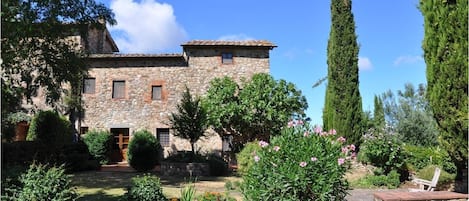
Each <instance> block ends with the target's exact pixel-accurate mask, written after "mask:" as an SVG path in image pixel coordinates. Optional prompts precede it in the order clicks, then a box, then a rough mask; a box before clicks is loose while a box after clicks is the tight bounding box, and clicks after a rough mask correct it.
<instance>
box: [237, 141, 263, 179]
mask: <svg viewBox="0 0 469 201" xmlns="http://www.w3.org/2000/svg"><path fill="white" fill-rule="evenodd" d="M260 149H261V147H260V146H259V141H254V142H248V143H247V144H246V145H245V146H244V148H243V149H242V150H241V152H239V153H237V154H236V161H237V162H238V170H237V171H238V173H239V174H241V175H245V174H246V173H247V172H248V171H249V169H250V168H251V166H252V165H253V164H254V156H255V155H256V154H257V152H258V151H259V150H260Z"/></svg>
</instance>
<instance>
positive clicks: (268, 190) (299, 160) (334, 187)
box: [241, 122, 355, 200]
mask: <svg viewBox="0 0 469 201" xmlns="http://www.w3.org/2000/svg"><path fill="white" fill-rule="evenodd" d="M300 124H301V123H300ZM290 125H291V126H293V125H295V124H290ZM345 140H346V139H345V138H343V137H338V136H337V135H335V131H334V130H331V131H330V132H322V130H320V128H316V129H315V131H313V129H312V128H309V127H308V126H303V125H298V122H297V124H296V126H294V127H289V128H285V129H284V130H283V131H282V133H281V135H279V136H275V137H273V138H272V139H271V142H270V144H269V143H267V142H265V141H260V142H259V145H258V146H260V147H261V149H260V150H259V151H257V152H256V153H255V154H256V155H255V156H254V159H253V160H254V164H253V165H252V167H251V168H249V171H248V172H247V173H246V174H245V175H244V176H243V181H244V182H243V184H242V188H241V189H242V193H243V195H244V197H245V200H260V199H263V200H344V199H345V196H346V194H347V192H346V189H347V186H348V184H347V182H346V180H345V178H344V174H345V172H346V171H347V169H348V167H349V161H348V159H350V154H352V152H353V150H354V149H355V146H353V145H345V144H343V142H345Z"/></svg>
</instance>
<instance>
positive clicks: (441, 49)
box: [420, 0, 468, 179]
mask: <svg viewBox="0 0 469 201" xmlns="http://www.w3.org/2000/svg"><path fill="white" fill-rule="evenodd" d="M420 11H421V12H422V14H423V16H424V25H425V37H424V40H423V45H422V48H423V51H424V57H425V63H426V64H427V82H428V93H427V97H428V100H429V102H430V106H431V108H432V110H433V115H434V117H435V119H436V121H437V124H438V127H439V128H440V143H441V144H442V145H443V146H444V147H445V148H446V149H447V151H448V152H449V155H450V156H451V159H452V160H453V162H454V163H455V165H456V167H457V168H458V174H457V179H461V178H462V177H461V176H462V172H463V169H465V168H467V161H468V154H467V153H468V146H467V145H468V138H467V135H468V120H467V114H468V79H467V78H468V74H467V71H468V46H467V43H468V0H421V1H420Z"/></svg>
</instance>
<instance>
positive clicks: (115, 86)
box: [112, 81, 125, 98]
mask: <svg viewBox="0 0 469 201" xmlns="http://www.w3.org/2000/svg"><path fill="white" fill-rule="evenodd" d="M112 98H125V81H113V82H112Z"/></svg>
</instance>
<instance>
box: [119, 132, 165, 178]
mask: <svg viewBox="0 0 469 201" xmlns="http://www.w3.org/2000/svg"><path fill="white" fill-rule="evenodd" d="M161 152H162V148H161V145H160V143H159V142H158V140H157V139H156V138H155V136H153V135H152V134H151V133H150V132H149V131H146V130H142V131H137V132H135V133H134V135H133V137H132V139H131V140H130V142H129V148H128V150H127V160H128V162H129V164H130V166H132V168H134V169H135V170H137V171H139V172H145V171H149V170H152V169H153V168H154V167H155V165H157V164H158V163H159V161H158V160H159V156H160V154H161Z"/></svg>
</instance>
